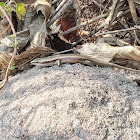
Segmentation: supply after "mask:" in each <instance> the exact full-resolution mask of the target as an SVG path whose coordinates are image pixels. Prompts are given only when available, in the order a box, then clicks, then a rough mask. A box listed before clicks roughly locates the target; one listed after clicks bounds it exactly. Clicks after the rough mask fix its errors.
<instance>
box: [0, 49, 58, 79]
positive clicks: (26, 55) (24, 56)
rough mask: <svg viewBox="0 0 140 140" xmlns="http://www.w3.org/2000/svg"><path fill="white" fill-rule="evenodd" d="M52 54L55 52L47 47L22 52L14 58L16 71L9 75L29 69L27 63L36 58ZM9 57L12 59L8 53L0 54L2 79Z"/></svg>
mask: <svg viewBox="0 0 140 140" xmlns="http://www.w3.org/2000/svg"><path fill="white" fill-rule="evenodd" d="M54 52H55V51H54V50H53V49H51V48H48V47H37V48H32V49H30V50H28V51H25V52H23V53H21V54H20V55H18V56H16V57H15V58H14V63H15V68H16V69H15V70H12V71H11V72H10V74H15V73H17V72H18V71H22V70H25V69H28V68H30V66H31V65H30V63H29V62H30V61H31V60H33V59H34V58H38V57H46V56H49V55H51V54H52V53H54ZM11 57H12V54H11V53H8V52H2V53H1V54H0V69H1V70H2V78H3V77H4V75H5V72H6V69H7V67H8V64H9V62H10V59H11Z"/></svg>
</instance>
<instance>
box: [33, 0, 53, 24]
mask: <svg viewBox="0 0 140 140" xmlns="http://www.w3.org/2000/svg"><path fill="white" fill-rule="evenodd" d="M51 3H52V0H37V1H36V2H35V4H34V7H35V9H36V11H37V12H39V11H41V12H42V14H43V15H44V17H45V19H46V22H47V21H48V19H49V17H50V15H51Z"/></svg>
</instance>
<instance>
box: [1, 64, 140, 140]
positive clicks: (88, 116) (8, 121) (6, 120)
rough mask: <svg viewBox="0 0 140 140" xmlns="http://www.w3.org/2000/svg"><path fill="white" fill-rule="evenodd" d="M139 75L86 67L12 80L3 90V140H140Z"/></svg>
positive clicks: (42, 71) (34, 73)
mask: <svg viewBox="0 0 140 140" xmlns="http://www.w3.org/2000/svg"><path fill="white" fill-rule="evenodd" d="M138 76H139V74H137V73H134V72H127V71H124V70H119V69H113V68H106V67H92V68H91V67H89V66H84V65H81V64H74V65H70V64H64V65H62V66H61V67H58V66H53V67H49V68H45V67H43V68H40V67H34V68H32V69H30V70H26V71H24V72H22V73H19V74H17V75H16V76H10V78H9V82H8V84H7V85H6V87H5V88H4V89H2V90H1V91H0V140H139V139H140V117H139V114H140V87H139V86H138V85H137V84H136V83H135V82H133V81H132V80H133V79H134V78H135V77H138Z"/></svg>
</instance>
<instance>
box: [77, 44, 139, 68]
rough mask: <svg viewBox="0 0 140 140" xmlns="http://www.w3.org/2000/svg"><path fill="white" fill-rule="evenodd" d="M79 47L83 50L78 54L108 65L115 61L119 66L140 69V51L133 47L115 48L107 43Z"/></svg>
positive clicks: (79, 50)
mask: <svg viewBox="0 0 140 140" xmlns="http://www.w3.org/2000/svg"><path fill="white" fill-rule="evenodd" d="M77 47H78V46H77ZM79 47H81V48H80V49H78V52H80V53H81V54H83V55H87V56H89V57H91V58H95V59H97V60H99V61H104V62H106V63H108V62H110V61H112V60H113V62H114V60H115V63H117V64H120V65H123V66H127V67H131V68H135V69H140V50H138V49H137V48H134V47H133V46H124V47H113V46H111V45H109V44H107V43H103V42H97V43H95V44H94V43H85V44H83V45H81V46H80V45H79ZM116 60H117V61H116Z"/></svg>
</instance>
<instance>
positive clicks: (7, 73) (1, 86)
mask: <svg viewBox="0 0 140 140" xmlns="http://www.w3.org/2000/svg"><path fill="white" fill-rule="evenodd" d="M0 10H1V11H2V12H3V14H4V15H5V17H6V18H7V20H8V22H9V24H10V26H11V29H12V32H13V34H14V38H15V44H17V37H16V32H15V29H14V25H13V24H12V22H11V20H10V18H9V17H8V15H7V14H6V12H5V10H4V9H3V8H2V7H1V6H0ZM16 53H17V47H16V46H15V47H14V52H13V55H12V58H11V60H10V62H9V65H8V68H7V70H6V74H5V79H4V81H3V83H2V85H0V90H1V89H2V88H3V87H4V86H5V85H6V83H7V82H8V75H9V71H10V68H11V66H12V63H13V61H14V58H15V56H16Z"/></svg>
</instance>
